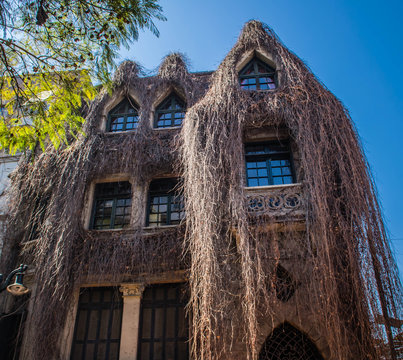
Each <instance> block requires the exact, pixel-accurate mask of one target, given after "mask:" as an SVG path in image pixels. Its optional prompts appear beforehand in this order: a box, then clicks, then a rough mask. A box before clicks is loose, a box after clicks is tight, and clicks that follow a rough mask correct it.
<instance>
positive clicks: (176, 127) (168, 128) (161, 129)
mask: <svg viewBox="0 0 403 360" xmlns="http://www.w3.org/2000/svg"><path fill="white" fill-rule="evenodd" d="M181 127H182V126H170V127H164V128H156V127H153V130H155V131H163V130H177V129H180V128H181ZM165 226H170V225H165Z"/></svg>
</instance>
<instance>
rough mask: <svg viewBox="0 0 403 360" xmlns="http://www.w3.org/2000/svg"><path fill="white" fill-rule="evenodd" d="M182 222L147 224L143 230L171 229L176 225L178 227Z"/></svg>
mask: <svg viewBox="0 0 403 360" xmlns="http://www.w3.org/2000/svg"><path fill="white" fill-rule="evenodd" d="M179 225H180V224H177V225H161V226H145V227H143V230H144V231H146V232H151V231H153V230H160V229H161V230H164V229H171V228H174V227H178V226H179Z"/></svg>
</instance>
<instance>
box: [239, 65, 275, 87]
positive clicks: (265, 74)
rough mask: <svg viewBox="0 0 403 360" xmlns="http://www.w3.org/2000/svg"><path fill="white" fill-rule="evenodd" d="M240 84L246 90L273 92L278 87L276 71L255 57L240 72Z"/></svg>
mask: <svg viewBox="0 0 403 360" xmlns="http://www.w3.org/2000/svg"><path fill="white" fill-rule="evenodd" d="M239 82H240V84H241V88H242V89H245V90H271V89H275V88H276V87H277V86H276V70H274V69H273V68H272V67H271V66H269V65H267V64H266V63H264V62H263V61H261V60H259V59H258V58H256V57H254V58H253V59H252V60H251V61H249V63H248V64H247V65H246V66H245V67H244V68H243V69H242V70H241V71H240V73H239Z"/></svg>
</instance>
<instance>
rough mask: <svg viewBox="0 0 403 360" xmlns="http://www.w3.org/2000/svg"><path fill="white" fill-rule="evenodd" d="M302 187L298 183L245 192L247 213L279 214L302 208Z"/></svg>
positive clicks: (297, 211)
mask: <svg viewBox="0 0 403 360" xmlns="http://www.w3.org/2000/svg"><path fill="white" fill-rule="evenodd" d="M303 205H304V203H303V196H302V188H301V185H300V184H295V185H292V186H283V187H279V186H275V187H273V188H270V187H265V188H262V189H258V190H257V189H253V192H252V191H251V192H249V191H248V192H247V195H246V207H247V209H248V212H249V213H252V214H256V215H270V216H280V215H286V214H287V215H288V214H290V213H293V212H295V213H296V215H298V214H297V213H300V214H302V213H303V210H304V206H303Z"/></svg>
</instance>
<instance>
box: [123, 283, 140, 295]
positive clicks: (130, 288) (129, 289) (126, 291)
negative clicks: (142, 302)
mask: <svg viewBox="0 0 403 360" xmlns="http://www.w3.org/2000/svg"><path fill="white" fill-rule="evenodd" d="M144 288H145V285H144V284H120V288H119V291H120V292H121V293H122V296H123V297H124V296H138V297H141V296H142V295H143V291H144Z"/></svg>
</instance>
